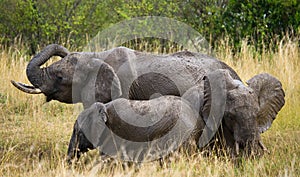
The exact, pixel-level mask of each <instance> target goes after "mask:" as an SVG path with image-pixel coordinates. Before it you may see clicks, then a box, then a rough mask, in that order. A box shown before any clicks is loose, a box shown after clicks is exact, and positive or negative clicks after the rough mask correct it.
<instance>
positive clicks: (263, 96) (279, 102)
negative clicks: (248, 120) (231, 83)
mask: <svg viewBox="0 0 300 177" xmlns="http://www.w3.org/2000/svg"><path fill="white" fill-rule="evenodd" d="M246 83H247V84H248V85H249V87H251V88H252V89H253V90H254V92H255V93H256V94H257V96H258V103H259V112H258V116H257V120H256V121H257V125H258V131H259V132H260V133H263V132H265V131H266V130H268V129H269V128H270V127H271V124H272V122H273V121H274V119H275V118H276V115H277V113H278V112H279V111H280V109H281V108H282V107H283V105H284V103H285V100H284V96H285V93H284V91H283V89H282V85H281V82H280V81H279V80H278V79H276V78H275V77H273V76H271V75H270V74H267V73H263V74H258V75H256V76H254V77H253V78H251V79H250V80H248V81H247V82H246Z"/></svg>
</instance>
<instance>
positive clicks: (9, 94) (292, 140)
mask: <svg viewBox="0 0 300 177" xmlns="http://www.w3.org/2000/svg"><path fill="white" fill-rule="evenodd" d="M284 41H285V42H278V47H277V51H276V52H269V51H265V52H263V54H258V53H257V52H256V51H255V50H254V49H253V47H251V46H249V45H246V43H245V44H244V45H243V47H242V51H241V52H240V53H238V54H236V55H235V56H233V54H232V53H231V47H230V46H229V45H227V44H228V43H227V42H226V40H224V41H222V46H223V47H222V48H219V50H218V51H217V52H216V56H217V57H218V58H220V59H222V60H224V61H225V62H226V63H228V64H229V65H230V66H232V67H233V68H234V69H235V70H236V71H237V73H238V74H239V75H240V76H241V77H242V79H243V80H244V81H246V80H248V79H250V78H251V77H253V76H254V75H256V74H258V73H261V72H268V73H270V74H272V75H274V76H276V77H277V78H279V79H280V80H281V81H282V84H283V87H284V89H285V92H286V105H285V106H284V108H283V109H282V111H281V112H280V113H279V115H278V117H277V119H276V121H275V122H274V123H273V125H272V127H271V129H270V130H268V131H267V132H266V133H264V134H263V137H262V138H263V141H264V142H265V145H266V146H267V147H268V148H269V150H270V152H271V153H270V154H266V155H264V156H263V157H262V158H258V159H251V160H250V159H240V165H239V166H236V165H234V164H233V163H232V162H231V161H230V160H229V159H228V158H226V157H215V156H210V157H203V156H202V155H201V153H194V154H193V155H192V156H190V155H186V154H184V153H183V154H180V155H179V157H178V158H177V160H173V161H172V162H171V164H170V167H166V168H160V167H159V164H158V163H157V162H152V163H145V164H143V165H142V166H141V167H140V169H139V171H137V172H136V171H135V169H134V168H128V169H123V168H122V165H121V164H120V163H116V164H115V165H110V166H103V164H101V163H97V159H96V158H95V155H93V154H95V153H96V152H92V153H89V154H88V155H86V156H85V157H84V158H83V159H81V161H80V163H79V164H78V165H77V166H76V167H75V166H72V167H68V166H67V165H66V163H65V155H66V151H67V146H68V141H69V137H70V135H71V132H72V126H73V123H74V121H75V119H76V116H77V114H78V113H77V112H76V111H74V105H66V104H63V103H59V102H56V101H52V102H50V103H44V102H45V101H44V100H45V98H44V96H43V95H28V94H24V93H22V92H20V91H18V90H17V89H15V88H14V87H13V86H12V85H11V84H10V80H17V81H22V82H27V83H28V81H27V78H26V74H25V68H26V65H27V62H26V61H28V60H29V59H30V56H26V55H24V54H23V53H24V52H22V47H20V46H21V45H18V46H19V47H18V48H14V47H9V48H4V47H2V48H1V51H0V52H1V53H0V61H1V63H0V75H1V77H0V81H1V82H0V83H1V86H0V110H1V111H0V176H96V175H97V176H300V169H299V166H300V162H299V157H300V148H299V147H300V130H299V127H300V115H299V112H298V110H300V100H299V98H300V77H299V76H300V73H299V71H300V70H299V69H298V68H299V67H300V63H299V62H300V51H299V46H298V44H297V43H296V42H292V40H284ZM96 154H97V153H96Z"/></svg>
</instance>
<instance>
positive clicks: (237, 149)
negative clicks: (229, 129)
mask: <svg viewBox="0 0 300 177" xmlns="http://www.w3.org/2000/svg"><path fill="white" fill-rule="evenodd" d="M239 151H240V145H239V143H238V142H235V152H236V155H239Z"/></svg>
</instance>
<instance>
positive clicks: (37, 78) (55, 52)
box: [26, 44, 69, 88]
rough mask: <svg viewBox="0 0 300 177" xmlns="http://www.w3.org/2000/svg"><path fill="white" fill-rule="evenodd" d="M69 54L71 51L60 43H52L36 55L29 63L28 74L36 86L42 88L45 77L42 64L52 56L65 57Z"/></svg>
mask: <svg viewBox="0 0 300 177" xmlns="http://www.w3.org/2000/svg"><path fill="white" fill-rule="evenodd" d="M68 54H69V51H68V50H67V49H66V48H64V47H62V46H60V45H58V44H51V45H48V46H47V47H45V48H44V49H43V51H41V52H40V53H39V54H37V55H36V56H34V57H33V58H32V60H31V61H30V62H29V64H28V65H27V69H26V74H27V77H28V79H29V81H30V82H31V84H32V85H33V86H34V87H36V88H40V87H41V86H42V84H43V77H44V76H43V75H44V73H43V72H42V69H41V68H40V66H41V65H43V64H44V63H45V62H47V61H48V60H49V59H50V58H51V57H52V56H60V57H65V56H66V55H68Z"/></svg>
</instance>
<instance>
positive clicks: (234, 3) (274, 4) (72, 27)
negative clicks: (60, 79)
mask: <svg viewBox="0 0 300 177" xmlns="http://www.w3.org/2000/svg"><path fill="white" fill-rule="evenodd" d="M0 2H1V3H0V12H1V13H0V19H1V23H0V36H1V37H0V43H2V44H6V45H7V44H8V45H11V44H14V43H15V39H16V37H17V38H22V40H23V41H24V43H25V45H26V46H27V47H28V49H29V50H28V52H30V54H34V53H36V52H37V50H38V47H44V46H45V45H46V44H49V43H59V44H68V45H70V46H67V47H73V48H76V49H78V48H80V47H82V46H84V45H85V44H86V42H87V41H88V40H89V39H91V38H93V37H94V36H95V35H96V34H97V33H98V32H99V31H101V30H103V29H105V28H107V27H108V26H110V25H112V24H115V23H117V22H120V21H122V20H126V19H130V18H133V17H141V16H164V17H169V18H173V19H176V20H179V21H182V22H184V23H187V24H188V25H190V26H191V27H193V28H194V29H195V30H197V31H199V32H200V33H201V34H202V35H203V36H204V37H205V38H206V39H207V40H208V41H210V44H211V45H212V46H215V45H216V43H215V41H218V40H220V39H222V38H224V36H227V37H229V39H230V41H229V42H230V43H232V44H233V46H234V50H240V48H241V45H242V44H241V41H242V40H243V39H247V42H248V43H251V44H254V46H255V47H256V49H257V50H259V51H260V50H263V49H265V48H268V47H269V44H270V43H274V42H275V41H276V40H278V39H281V38H282V37H283V36H284V35H286V33H287V34H288V35H289V36H299V33H300V3H299V1H297V0H276V1H273V0H255V1H248V0H247V1H238V0H224V1H215V0H214V1H211V0H201V1H198V0H189V1H187V0H185V1H182V0H172V1H171V0H165V1H161V0H151V1H150V0H141V1H136V0H105V1H102V0H85V1H82V0H50V1H48V0H47V1H46V0H41V1H37V0H25V1H24V0H1V1H0ZM50 9H51V10H50ZM274 40H275V41H274Z"/></svg>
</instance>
